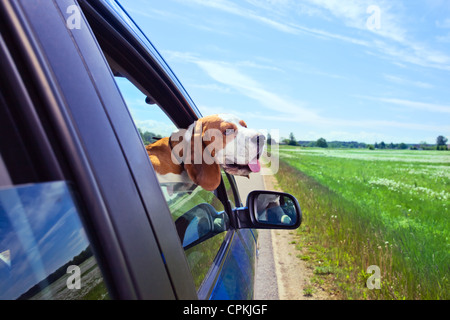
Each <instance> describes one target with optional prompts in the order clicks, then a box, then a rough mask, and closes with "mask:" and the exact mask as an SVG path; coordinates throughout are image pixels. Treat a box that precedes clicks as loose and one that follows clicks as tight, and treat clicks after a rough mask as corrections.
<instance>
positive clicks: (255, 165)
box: [248, 159, 261, 172]
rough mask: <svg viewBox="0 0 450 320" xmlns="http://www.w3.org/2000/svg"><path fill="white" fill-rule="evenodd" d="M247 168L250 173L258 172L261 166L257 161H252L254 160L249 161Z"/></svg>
mask: <svg viewBox="0 0 450 320" xmlns="http://www.w3.org/2000/svg"><path fill="white" fill-rule="evenodd" d="M248 167H249V168H250V170H251V171H252V172H260V171H261V164H260V163H259V160H258V159H254V160H252V161H250V163H249V164H248Z"/></svg>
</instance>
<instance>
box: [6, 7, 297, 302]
mask: <svg viewBox="0 0 450 320" xmlns="http://www.w3.org/2000/svg"><path fill="white" fill-rule="evenodd" d="M0 27H1V41H0V55H1V58H0V61H1V65H0V68H1V72H0V136H1V137H2V138H1V139H0V151H1V154H0V299H2V300H12V299H58V300H62V299H125V300H132V299H159V300H161V299H163V300H172V299H206V300H208V299H220V300H223V299H237V300H244V299H252V298H253V285H254V273H255V259H256V243H257V232H256V230H257V229H272V228H278V229H295V228H298V226H299V225H300V223H301V212H300V207H299V205H298V202H297V200H296V199H295V198H294V197H293V196H292V195H289V194H285V193H277V192H270V191H264V190H260V191H258V190H257V191H253V192H251V193H250V194H249V196H248V198H247V199H240V196H239V190H238V188H237V185H236V181H235V179H234V177H233V176H230V175H229V174H227V173H225V172H223V173H222V181H221V183H220V185H219V187H218V188H217V189H216V190H214V191H213V192H211V191H207V190H204V189H202V188H201V187H199V186H197V187H196V188H194V189H184V188H181V189H177V188H173V186H170V185H164V184H160V183H159V181H158V179H157V175H156V173H155V171H154V169H153V166H152V163H151V162H150V159H149V157H148V154H147V152H146V149H145V146H146V145H148V144H150V143H153V142H155V141H156V140H158V139H160V138H161V137H166V136H168V135H170V133H171V132H173V131H174V130H177V129H181V128H187V127H188V126H189V125H190V124H191V123H193V122H194V121H196V120H197V119H199V118H201V117H202V115H201V114H200V112H199V111H198V109H197V108H196V107H195V104H194V103H193V101H192V100H191V98H190V97H189V95H188V94H187V93H186V91H185V90H184V89H183V87H182V85H181V84H180V83H179V81H178V79H177V78H176V77H175V75H174V74H173V72H172V71H171V69H170V68H169V66H168V65H167V64H166V63H165V61H164V60H163V58H162V57H161V56H160V55H159V53H158V52H157V50H156V49H155V48H154V46H153V45H152V44H151V42H150V41H149V40H148V39H147V38H146V37H145V35H144V34H143V33H142V32H141V31H140V29H139V27H138V26H137V25H136V24H135V23H134V22H133V20H132V19H131V18H130V17H129V16H128V15H127V13H126V12H125V11H124V10H123V8H122V7H121V5H120V3H119V2H118V1H113V0H79V1H74V0H55V1H48V0H35V1H29V0H11V1H1V2H0ZM269 198H270V199H273V198H276V199H277V201H278V202H277V203H275V204H273V205H272V206H271V207H270V210H269V209H267V210H265V211H264V214H262V213H261V209H260V207H261V204H262V203H265V202H266V200H267V199H269ZM243 201H245V203H243ZM267 208H268V207H267ZM274 210H275V211H277V212H278V213H279V212H281V213H282V215H283V217H284V218H283V219H281V220H280V219H278V220H277V219H268V218H267V217H268V216H269V215H270V214H269V213H270V211H274ZM280 210H281V211H280ZM274 216H276V215H274Z"/></svg>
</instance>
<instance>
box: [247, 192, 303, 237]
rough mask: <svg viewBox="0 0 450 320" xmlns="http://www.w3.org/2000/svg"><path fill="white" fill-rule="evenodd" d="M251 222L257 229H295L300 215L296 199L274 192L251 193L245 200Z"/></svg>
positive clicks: (299, 220)
mask: <svg viewBox="0 0 450 320" xmlns="http://www.w3.org/2000/svg"><path fill="white" fill-rule="evenodd" d="M247 206H248V209H249V213H250V217H251V220H252V221H253V222H254V223H255V226H256V227H259V228H274V229H296V228H298V227H299V226H300V224H301V220H302V215H301V210H300V206H299V204H298V201H297V199H296V198H295V197H294V196H292V195H290V194H288V193H282V192H275V191H253V192H251V193H250V194H249V196H248V200H247Z"/></svg>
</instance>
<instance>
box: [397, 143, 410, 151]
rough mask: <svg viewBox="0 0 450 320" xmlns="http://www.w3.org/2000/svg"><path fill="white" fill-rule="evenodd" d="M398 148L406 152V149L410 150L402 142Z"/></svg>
mask: <svg viewBox="0 0 450 320" xmlns="http://www.w3.org/2000/svg"><path fill="white" fill-rule="evenodd" d="M398 148H399V149H402V150H404V149H408V146H407V145H406V144H404V143H403V142H402V143H400V144H399V145H398Z"/></svg>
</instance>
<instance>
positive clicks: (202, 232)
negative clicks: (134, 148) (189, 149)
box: [115, 77, 229, 289]
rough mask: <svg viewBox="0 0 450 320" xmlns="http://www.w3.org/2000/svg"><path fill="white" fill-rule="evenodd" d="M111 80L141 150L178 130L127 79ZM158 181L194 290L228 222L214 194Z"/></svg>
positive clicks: (180, 184) (188, 184)
mask: <svg viewBox="0 0 450 320" xmlns="http://www.w3.org/2000/svg"><path fill="white" fill-rule="evenodd" d="M115 79H116V83H117V85H118V87H119V90H120V91H121V93H122V96H123V98H124V100H125V102H126V104H127V106H128V109H129V112H130V114H131V116H132V117H133V120H134V122H135V124H136V127H137V129H138V131H139V133H140V135H141V139H142V142H143V143H144V145H145V146H147V145H149V144H152V143H155V142H157V141H158V140H159V139H160V138H162V137H169V136H170V135H171V134H172V133H173V132H175V131H177V130H178V128H177V127H176V126H175V125H174V124H173V122H172V120H170V118H169V117H168V116H167V115H166V114H165V112H164V111H163V110H162V108H160V107H159V106H158V105H157V104H154V103H153V102H152V101H149V98H147V97H146V96H145V95H144V94H143V93H142V92H141V91H140V90H139V89H138V88H137V87H136V86H134V84H133V83H131V82H130V81H129V80H128V79H127V78H124V77H116V78H115ZM160 178H161V177H160V176H158V179H160ZM159 181H160V187H161V189H162V192H163V194H164V197H165V199H166V201H167V204H168V206H169V209H170V212H171V214H172V219H173V221H174V223H175V226H176V229H177V232H178V235H179V237H180V242H181V244H182V246H183V248H184V250H185V254H186V257H187V260H188V264H189V267H190V270H191V273H192V275H193V278H194V282H195V285H196V288H197V289H198V288H199V287H200V286H201V283H202V281H203V280H204V278H205V276H206V274H207V273H208V271H209V269H210V267H211V266H212V264H213V261H214V259H215V257H216V255H217V253H218V251H219V249H220V247H221V245H222V243H223V241H224V238H225V236H226V230H227V227H228V222H229V218H228V216H227V214H226V212H225V207H224V204H223V203H222V202H221V201H220V200H219V198H218V197H217V195H216V193H215V192H210V191H207V190H204V189H202V188H201V187H200V186H197V185H192V183H184V182H170V181H169V182H168V181H167V180H164V179H160V180H159Z"/></svg>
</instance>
